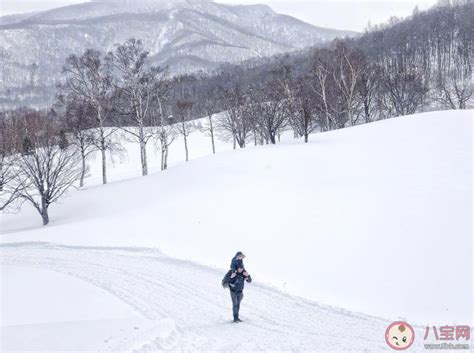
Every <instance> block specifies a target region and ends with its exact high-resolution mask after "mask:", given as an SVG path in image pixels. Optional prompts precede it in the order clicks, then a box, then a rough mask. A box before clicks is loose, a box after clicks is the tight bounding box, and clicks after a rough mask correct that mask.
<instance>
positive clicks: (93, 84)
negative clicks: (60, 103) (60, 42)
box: [63, 49, 120, 184]
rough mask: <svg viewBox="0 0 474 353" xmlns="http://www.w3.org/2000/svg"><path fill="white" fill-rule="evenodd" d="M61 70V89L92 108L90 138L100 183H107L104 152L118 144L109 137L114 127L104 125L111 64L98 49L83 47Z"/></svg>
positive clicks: (109, 101) (108, 116)
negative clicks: (99, 162)
mask: <svg viewBox="0 0 474 353" xmlns="http://www.w3.org/2000/svg"><path fill="white" fill-rule="evenodd" d="M63 72H64V74H65V75H66V84H65V86H64V87H63V89H64V90H65V91H66V92H70V93H72V94H74V96H76V97H79V98H80V99H81V100H82V101H84V102H85V103H87V104H88V105H90V106H91V107H92V109H93V110H94V141H95V146H96V147H97V149H98V150H99V151H100V152H101V157H102V182H103V183H104V184H107V156H106V153H107V152H109V153H111V154H113V153H116V152H117V151H119V150H120V145H119V144H118V143H116V142H114V140H113V135H114V133H115V129H113V128H107V123H108V121H109V120H110V119H111V117H112V110H113V97H114V87H113V84H112V75H111V65H110V62H109V61H108V60H104V59H103V58H102V56H101V54H100V52H98V51H96V50H91V49H89V50H87V51H86V52H85V53H84V54H83V55H82V56H80V57H78V56H76V55H71V56H69V57H68V58H67V59H66V64H65V65H64V68H63Z"/></svg>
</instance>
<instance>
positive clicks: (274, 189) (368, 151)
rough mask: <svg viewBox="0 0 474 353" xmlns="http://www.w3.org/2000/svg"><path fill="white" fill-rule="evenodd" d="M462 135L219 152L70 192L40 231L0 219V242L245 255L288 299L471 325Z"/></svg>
mask: <svg viewBox="0 0 474 353" xmlns="http://www.w3.org/2000/svg"><path fill="white" fill-rule="evenodd" d="M472 124H473V111H452V112H434V113H427V114H420V115H416V116H409V117H403V118H397V119H392V120H388V121H382V122H377V123H374V124H370V125H364V126H359V127H356V128H351V129H345V130H341V131H334V132H331V133H326V134H317V135H313V136H312V142H311V143H310V144H308V145H304V144H301V143H295V142H293V141H288V142H285V143H282V144H280V145H278V146H276V147H273V146H268V147H259V148H249V149H248V150H244V151H236V152H232V151H231V152H225V153H220V154H217V155H216V156H210V157H208V158H202V159H199V160H194V161H191V162H190V163H188V164H182V165H179V166H176V167H173V168H172V169H170V170H169V171H167V172H165V173H157V174H154V175H152V176H149V177H147V178H137V179H133V180H127V181H122V182H118V183H114V184H110V185H108V186H105V187H102V186H101V187H94V188H90V189H89V190H82V191H80V192H75V193H73V194H72V195H71V197H70V198H68V199H65V200H64V201H63V203H62V204H61V205H56V206H54V207H53V208H52V212H51V213H52V219H53V220H54V222H53V224H52V225H51V226H50V227H47V228H39V227H36V226H35V227H33V224H34V223H32V222H33V221H34V219H35V218H33V217H38V216H37V215H35V214H34V213H33V211H28V210H25V212H23V213H22V214H19V215H6V216H2V223H3V226H4V232H7V231H8V233H7V234H3V235H2V241H3V242H8V241H31V240H43V241H50V242H57V243H63V244H74V245H93V246H96V245H111V246H145V247H156V248H160V249H162V250H163V251H164V252H165V253H167V254H169V255H172V256H175V257H179V258H187V259H192V260H194V261H198V262H201V263H204V264H208V265H213V266H218V267H220V268H222V269H224V268H226V266H228V263H229V260H230V257H231V256H232V255H233V254H234V253H235V251H237V250H243V251H244V252H245V253H246V254H247V256H248V257H247V259H246V260H245V264H246V267H247V268H248V269H249V271H250V272H251V273H252V274H253V275H254V277H255V279H256V280H257V281H265V282H269V283H272V284H274V285H277V286H279V287H281V288H285V289H286V290H288V291H290V292H291V293H295V294H298V295H302V296H304V297H307V298H311V299H315V300H318V301H321V302H324V303H328V304H331V305H336V306H340V307H345V308H348V309H351V310H355V311H361V312H365V313H368V314H375V315H378V316H385V317H387V318H398V317H402V318H405V319H406V320H409V321H413V322H418V323H421V324H426V323H430V324H433V323H437V324H441V325H444V324H448V323H453V322H455V323H463V322H470V321H471V319H472V314H471V313H472V286H471V285H472V281H473V270H472V226H471V221H472V128H473V125H472ZM203 141H204V140H203ZM205 142H206V143H208V141H207V140H206V141H205ZM178 147H180V148H181V147H182V146H179V145H175V148H178ZM190 148H191V150H192V149H193V145H192V141H191V144H190ZM97 162H98V161H97ZM25 227H32V228H31V229H25ZM22 229H23V230H22Z"/></svg>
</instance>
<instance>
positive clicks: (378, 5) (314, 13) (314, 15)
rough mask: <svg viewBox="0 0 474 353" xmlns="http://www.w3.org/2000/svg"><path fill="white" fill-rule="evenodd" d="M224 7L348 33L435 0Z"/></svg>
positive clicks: (14, 0) (29, 3)
mask: <svg viewBox="0 0 474 353" xmlns="http://www.w3.org/2000/svg"><path fill="white" fill-rule="evenodd" d="M84 2H88V1H84V0H45V1H40V0H2V1H1V4H0V16H5V15H13V14H21V13H28V12H36V11H46V10H50V9H53V8H57V7H61V6H67V5H71V4H78V3H84ZM216 2H218V3H225V4H235V5H238V4H242V5H249V4H266V5H269V6H270V7H272V9H273V10H275V11H276V12H278V13H281V14H285V15H290V16H293V17H296V18H298V19H300V20H302V21H305V22H308V23H311V24H313V25H315V26H319V27H328V28H334V29H343V30H352V31H358V32H361V31H363V30H364V29H365V28H367V25H368V23H371V24H372V25H374V24H378V23H383V22H386V21H387V20H388V19H390V17H392V16H397V17H406V16H409V15H410V14H411V13H412V12H413V9H414V8H415V6H418V8H419V9H420V10H425V9H427V8H429V7H431V6H433V5H434V4H435V3H436V0H420V1H417V0H398V1H381V0H365V1H348V0H337V1H330V0H294V1H290V0H260V1H259V0H218V1H216Z"/></svg>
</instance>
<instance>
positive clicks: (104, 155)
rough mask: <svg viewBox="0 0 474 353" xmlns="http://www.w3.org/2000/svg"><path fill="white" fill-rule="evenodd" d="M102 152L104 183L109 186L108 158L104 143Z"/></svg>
mask: <svg viewBox="0 0 474 353" xmlns="http://www.w3.org/2000/svg"><path fill="white" fill-rule="evenodd" d="M100 152H101V154H102V183H103V184H107V156H106V154H105V146H104V143H102V148H101V150H100Z"/></svg>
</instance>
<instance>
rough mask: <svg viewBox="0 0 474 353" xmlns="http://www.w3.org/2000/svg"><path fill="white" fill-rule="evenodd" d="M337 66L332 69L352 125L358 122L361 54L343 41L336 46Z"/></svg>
mask: <svg viewBox="0 0 474 353" xmlns="http://www.w3.org/2000/svg"><path fill="white" fill-rule="evenodd" d="M335 61H336V62H335V67H334V70H333V71H332V74H333V77H334V82H335V83H336V86H337V87H338V89H339V91H340V93H341V97H342V98H343V101H344V106H345V111H346V113H347V116H348V120H349V124H350V126H354V125H355V124H356V121H355V120H356V119H355V111H356V105H357V100H356V87H357V84H358V82H359V79H360V75H361V70H362V69H361V65H360V63H361V54H360V53H358V52H355V51H350V50H349V49H348V48H347V47H346V46H345V45H344V44H343V43H342V42H338V43H337V44H336V48H335Z"/></svg>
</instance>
